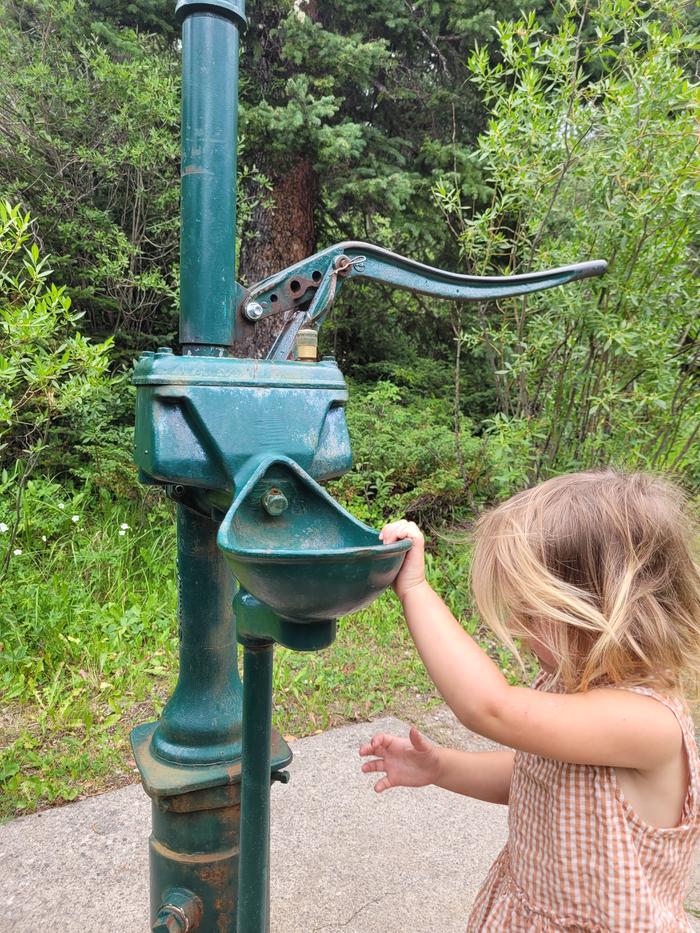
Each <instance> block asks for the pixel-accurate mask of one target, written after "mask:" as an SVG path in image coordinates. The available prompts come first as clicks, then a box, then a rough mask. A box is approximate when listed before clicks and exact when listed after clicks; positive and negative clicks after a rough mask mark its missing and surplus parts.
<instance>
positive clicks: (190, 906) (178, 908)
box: [151, 888, 202, 933]
mask: <svg viewBox="0 0 700 933" xmlns="http://www.w3.org/2000/svg"><path fill="white" fill-rule="evenodd" d="M165 900H166V903H165V904H161V905H160V908H159V910H158V915H157V916H156V919H155V923H154V924H153V926H152V927H151V930H152V933H188V931H190V930H196V929H197V927H198V926H199V923H200V920H201V919H202V901H201V900H200V898H198V897H197V895H196V894H193V893H192V892H191V891H188V890H187V889H186V888H171V889H170V890H169V891H168V892H167V893H166V897H165Z"/></svg>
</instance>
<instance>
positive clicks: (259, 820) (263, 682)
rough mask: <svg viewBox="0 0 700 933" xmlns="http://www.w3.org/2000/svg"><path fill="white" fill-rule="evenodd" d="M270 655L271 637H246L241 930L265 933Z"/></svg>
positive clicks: (239, 905)
mask: <svg viewBox="0 0 700 933" xmlns="http://www.w3.org/2000/svg"><path fill="white" fill-rule="evenodd" d="M272 653H273V642H272V641H269V640H262V639H261V640H259V641H258V640H253V639H246V640H245V644H244V649H243V767H242V773H241V848H240V856H239V867H238V930H239V931H240V933H266V931H267V929H268V926H269V917H268V911H269V883H270V768H271V761H270V731H271V729H272Z"/></svg>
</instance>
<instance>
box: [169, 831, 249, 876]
mask: <svg viewBox="0 0 700 933" xmlns="http://www.w3.org/2000/svg"><path fill="white" fill-rule="evenodd" d="M151 847H152V848H153V851H154V852H157V853H158V855H160V856H161V857H162V858H165V859H169V860H170V861H172V862H181V863H182V864H185V865H204V866H206V865H209V864H210V863H214V864H212V868H214V867H215V863H218V862H222V863H223V862H225V861H226V860H227V859H233V858H237V857H238V854H239V852H240V849H239V847H238V846H231V848H230V849H222V850H221V851H220V852H175V850H174V849H170V848H168V846H166V845H163V843H162V842H159V841H158V840H157V839H151ZM221 870H222V871H223V870H224V869H223V868H222V869H221ZM206 871H207V869H206V868H204V869H202V871H201V877H202V878H203V879H204V880H206V879H205V872H206Z"/></svg>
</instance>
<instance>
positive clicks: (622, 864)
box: [360, 470, 700, 933]
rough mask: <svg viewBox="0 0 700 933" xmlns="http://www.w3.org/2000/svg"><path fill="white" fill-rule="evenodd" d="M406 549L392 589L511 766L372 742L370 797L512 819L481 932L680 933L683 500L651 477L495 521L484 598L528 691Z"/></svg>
mask: <svg viewBox="0 0 700 933" xmlns="http://www.w3.org/2000/svg"><path fill="white" fill-rule="evenodd" d="M381 537H382V540H383V541H384V542H385V543H389V542H392V541H396V540H398V539H400V538H410V539H411V540H412V541H413V547H412V549H411V551H410V552H409V553H408V556H407V558H406V561H405V563H404V566H403V568H402V570H401V573H400V574H399V576H398V578H397V580H396V582H395V584H394V589H395V591H396V593H397V595H398V596H399V598H400V599H401V602H402V604H403V609H404V613H405V616H406V621H407V623H408V627H409V629H410V631H411V635H412V636H413V639H414V641H415V644H416V647H417V649H418V652H419V653H420V656H421V658H422V659H423V661H424V663H425V665H426V667H427V669H428V672H429V674H430V676H431V677H432V679H433V681H434V682H435V684H436V685H437V687H438V689H439V691H440V693H441V694H442V696H443V697H444V699H445V701H446V702H447V703H448V705H449V706H450V707H451V709H452V710H453V711H454V713H455V714H456V715H457V717H458V718H459V720H460V721H461V722H462V723H463V724H464V725H465V726H467V727H468V728H469V729H472V730H473V731H474V732H477V733H479V734H480V735H483V736H486V737H487V738H490V739H493V740H494V741H496V742H498V743H500V744H502V745H505V746H508V747H509V748H510V749H515V751H514V752H513V751H494V752H487V753H472V752H463V751H456V750H451V749H446V748H441V747H439V746H437V745H434V744H433V743H431V742H429V741H428V740H427V739H425V738H424V737H423V736H422V735H420V733H418V732H417V731H416V730H415V729H411V732H410V735H409V738H408V739H404V738H398V737H396V736H391V735H375V736H374V738H373V739H372V740H371V742H369V744H367V745H365V746H364V747H363V748H361V749H360V754H361V755H363V756H375V757H374V758H373V760H369V761H367V762H365V763H364V764H363V766H362V770H363V771H378V772H383V775H384V776H383V777H381V778H380V780H379V781H378V782H377V784H376V785H375V790H376V791H379V792H381V791H385V790H387V789H388V788H391V787H399V786H406V787H421V786H424V785H427V784H436V785H437V786H439V787H444V788H446V789H447V790H451V791H454V792H456V793H458V794H466V795H468V796H470V797H476V798H477V799H479V800H487V801H491V802H492V803H502V804H508V807H509V816H508V819H509V839H508V842H507V844H506V846H505V847H504V849H503V851H502V852H501V854H500V855H499V857H498V858H497V860H496V862H495V863H494V865H493V867H492V868H491V870H490V872H489V874H488V877H487V878H486V881H485V883H484V884H483V886H482V888H481V890H480V891H479V894H478V895H477V898H476V903H475V905H474V907H473V910H472V913H471V916H470V918H469V923H468V927H467V933H485V931H489V933H490V931H493V933H550V931H551V933H553V931H567V933H646V931H648V933H678V931H688V930H690V929H691V927H690V925H689V922H688V920H687V919H686V916H685V913H684V910H683V899H684V893H685V890H686V885H687V881H688V876H689V872H690V868H691V862H692V857H693V850H694V847H695V843H696V841H697V839H698V836H699V835H700V760H699V758H698V751H697V747H696V744H695V738H694V730H693V723H692V721H691V718H690V716H689V714H688V711H687V708H686V706H685V704H684V700H683V692H684V686H685V685H686V684H692V683H693V681H694V680H695V678H696V677H697V675H698V673H699V672H700V573H699V568H698V566H697V565H696V564H695V563H694V561H693V557H692V550H693V545H694V532H693V528H692V524H691V521H690V519H689V517H688V516H687V514H686V512H685V509H684V503H683V497H682V494H681V493H680V492H679V490H677V489H676V488H675V487H674V486H672V485H671V484H670V483H667V482H665V481H662V480H660V479H657V478H655V477H652V476H647V475H644V474H638V473H637V474H622V473H618V472H614V471H612V470H605V471H591V472H586V473H578V474H573V475H568V476H560V477H557V478H555V479H551V480H548V481H547V482H545V483H542V484H541V485H539V486H536V487H535V488H534V489H529V490H527V491H525V492H522V493H519V494H518V495H516V496H514V497H513V498H512V499H509V500H508V501H507V502H505V503H503V504H502V505H500V506H498V507H497V508H495V509H494V510H492V511H491V512H488V513H487V514H485V515H484V516H483V517H482V518H481V519H480V521H479V523H478V526H477V535H476V547H475V552H474V558H473V564H472V587H473V591H474V596H475V600H476V605H477V608H478V610H479V612H480V614H481V617H482V619H483V621H484V622H485V623H486V624H487V625H489V626H490V627H491V628H492V629H493V630H494V632H496V633H497V635H498V636H499V637H500V638H501V639H502V640H503V641H504V642H505V643H506V644H507V645H508V646H509V647H510V648H511V649H512V650H514V651H515V652H516V654H517V648H516V645H515V644H514V641H513V640H514V639H518V640H519V642H520V644H521V645H524V646H525V647H526V648H528V649H529V650H531V651H532V652H534V654H535V655H536V656H537V658H538V660H539V662H540V665H541V668H542V670H541V672H540V674H539V676H538V677H537V678H536V680H535V682H534V683H533V685H532V687H512V686H510V685H509V684H508V683H507V681H506V680H505V678H504V677H503V675H502V674H501V672H500V671H499V669H498V667H497V666H496V665H495V664H494V663H493V662H492V661H491V660H490V659H489V658H488V657H487V655H486V654H485V653H484V652H483V651H482V650H481V649H480V648H479V647H478V646H477V644H476V643H475V642H474V641H473V640H472V639H471V638H470V637H469V635H467V633H466V632H465V631H464V629H463V628H462V627H461V626H460V625H459V623H458V622H457V621H456V620H455V618H454V617H453V616H452V614H451V613H450V611H449V610H448V608H447V607H446V606H445V604H444V603H443V602H442V600H441V599H440V598H439V597H438V596H437V595H436V594H435V593H434V592H433V590H432V589H431V588H430V586H429V585H428V583H427V582H426V581H425V577H424V573H423V565H424V562H423V536H422V535H421V533H420V531H419V530H418V528H417V527H416V525H414V524H412V523H411V522H406V521H400V522H395V523H393V524H391V525H387V526H386V527H385V528H384V529H383V530H382V533H381Z"/></svg>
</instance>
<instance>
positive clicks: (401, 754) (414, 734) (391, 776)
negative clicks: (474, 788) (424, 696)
mask: <svg viewBox="0 0 700 933" xmlns="http://www.w3.org/2000/svg"><path fill="white" fill-rule="evenodd" d="M438 748H439V746H437V745H433V743H432V742H429V741H428V740H427V739H426V738H425V736H424V735H421V734H420V732H419V731H418V730H417V729H414V728H413V726H412V727H411V731H410V732H409V737H408V738H407V739H403V738H399V737H398V736H396V735H382V734H380V735H375V736H373V738H372V740H371V741H370V742H369V743H368V744H367V745H363V746H362V748H361V749H360V755H362V756H363V757H364V756H367V755H377V756H378V757H376V758H374V759H373V760H372V761H366V762H365V763H364V764H363V765H362V770H363V771H364V772H365V773H368V772H370V771H384V777H383V778H381V780H379V781H377V783H376V784H375V785H374V789H375V790H376V791H377V793H378V794H381V792H382V791H383V790H388V789H389V788H390V787H425V785H426V784H434V783H435V782H436V781H437V779H438V777H439V774H440V757H439V754H438Z"/></svg>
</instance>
